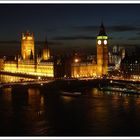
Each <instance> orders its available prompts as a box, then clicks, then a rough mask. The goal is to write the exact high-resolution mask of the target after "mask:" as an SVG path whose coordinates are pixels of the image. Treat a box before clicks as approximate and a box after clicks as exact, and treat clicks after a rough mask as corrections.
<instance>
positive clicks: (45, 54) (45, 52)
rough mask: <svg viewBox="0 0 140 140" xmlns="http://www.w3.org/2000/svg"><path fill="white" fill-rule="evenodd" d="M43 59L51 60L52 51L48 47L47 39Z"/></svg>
mask: <svg viewBox="0 0 140 140" xmlns="http://www.w3.org/2000/svg"><path fill="white" fill-rule="evenodd" d="M42 57H43V60H48V59H49V58H50V49H49V47H48V42H47V39H46V41H45V44H44V48H43V56H42Z"/></svg>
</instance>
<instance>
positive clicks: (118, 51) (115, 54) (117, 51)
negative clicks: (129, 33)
mask: <svg viewBox="0 0 140 140" xmlns="http://www.w3.org/2000/svg"><path fill="white" fill-rule="evenodd" d="M108 55H109V71H113V70H119V69H120V64H121V61H122V60H123V59H124V57H125V49H124V48H123V47H120V46H113V48H112V50H110V52H109V54H108Z"/></svg>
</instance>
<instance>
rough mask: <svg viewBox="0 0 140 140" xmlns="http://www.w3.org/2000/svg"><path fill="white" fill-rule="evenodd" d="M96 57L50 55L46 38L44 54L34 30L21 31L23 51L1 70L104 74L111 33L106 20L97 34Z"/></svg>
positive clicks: (60, 74)
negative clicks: (39, 47)
mask: <svg viewBox="0 0 140 140" xmlns="http://www.w3.org/2000/svg"><path fill="white" fill-rule="evenodd" d="M96 50H97V54H96V59H95V60H91V61H89V60H86V59H85V60H83V59H82V58H80V57H79V56H77V55H71V56H68V57H55V56H53V55H51V53H50V48H49V47H48V43H47V40H46V41H45V43H44V46H43V50H42V54H41V56H39V55H38V54H36V53H35V39H34V34H33V33H30V32H26V33H22V35H21V54H20V55H18V56H17V57H16V59H15V60H12V61H11V60H10V61H8V60H5V61H4V63H3V68H2V71H5V72H11V73H22V74H27V75H36V76H46V77H58V78H59V77H73V78H78V77H94V76H95V77H96V76H98V77H101V76H103V75H107V74H108V36H107V34H106V32H105V27H104V25H103V23H102V24H101V26H100V30H99V34H98V35H97V38H96Z"/></svg>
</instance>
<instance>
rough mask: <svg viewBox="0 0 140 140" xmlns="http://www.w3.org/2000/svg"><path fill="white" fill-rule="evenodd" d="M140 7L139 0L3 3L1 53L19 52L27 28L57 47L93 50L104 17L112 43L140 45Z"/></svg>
mask: <svg viewBox="0 0 140 140" xmlns="http://www.w3.org/2000/svg"><path fill="white" fill-rule="evenodd" d="M139 7H140V5H139V4H138V5H136V4H131V5H130V4H11V5H10V4H7V5H6V4H4V5H2V4H1V5H0V17H1V23H0V28H1V29H0V30H1V33H0V52H1V54H0V55H11V54H15V53H17V52H18V53H19V52H20V51H19V50H20V40H21V32H25V31H27V30H29V31H31V32H34V35H35V41H36V42H38V41H39V42H40V41H41V42H42V41H44V40H45V37H46V36H47V38H48V43H49V46H50V48H52V49H53V50H55V51H61V50H65V51H67V50H81V51H83V50H87V51H89V52H90V51H91V50H92V51H93V50H95V44H96V40H95V39H96V36H97V34H98V32H99V27H100V24H101V22H102V21H103V22H104V25H105V28H106V31H107V35H108V36H109V46H112V45H117V44H118V45H122V46H124V47H131V46H139V44H140V42H139V36H140V23H139V22H140V18H139V16H138V15H139V11H140V10H139ZM130 19H131V20H130ZM11 27H12V28H11ZM38 46H39V47H40V46H41V45H40V43H37V45H36V47H38ZM7 49H10V50H11V52H10V53H9V52H7Z"/></svg>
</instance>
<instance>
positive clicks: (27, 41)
mask: <svg viewBox="0 0 140 140" xmlns="http://www.w3.org/2000/svg"><path fill="white" fill-rule="evenodd" d="M21 55H22V58H23V60H30V59H31V55H32V58H33V59H34V35H33V33H30V32H26V33H22V37H21Z"/></svg>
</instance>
